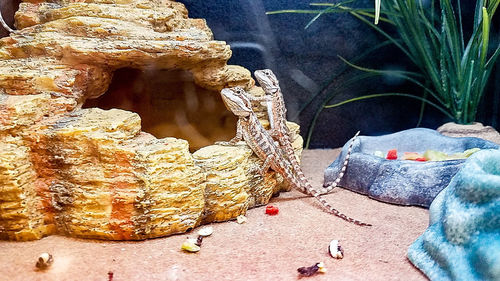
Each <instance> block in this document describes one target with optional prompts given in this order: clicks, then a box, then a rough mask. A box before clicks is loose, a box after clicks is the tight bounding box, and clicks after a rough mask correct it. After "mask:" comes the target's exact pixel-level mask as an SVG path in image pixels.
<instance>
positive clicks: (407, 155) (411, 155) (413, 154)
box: [403, 152, 423, 160]
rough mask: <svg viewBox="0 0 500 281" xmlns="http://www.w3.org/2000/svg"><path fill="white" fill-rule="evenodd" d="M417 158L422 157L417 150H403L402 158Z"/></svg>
mask: <svg viewBox="0 0 500 281" xmlns="http://www.w3.org/2000/svg"><path fill="white" fill-rule="evenodd" d="M418 158H423V156H422V155H421V154H420V153H418V152H405V154H404V155H403V160H417V159H418Z"/></svg>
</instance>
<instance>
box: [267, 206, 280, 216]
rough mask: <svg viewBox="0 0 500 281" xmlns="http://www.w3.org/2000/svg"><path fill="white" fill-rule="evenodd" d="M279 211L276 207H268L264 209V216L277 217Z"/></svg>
mask: <svg viewBox="0 0 500 281" xmlns="http://www.w3.org/2000/svg"><path fill="white" fill-rule="evenodd" d="M279 211H280V210H279V209H278V207H274V206H272V205H269V206H267V207H266V214H268V215H271V216H274V215H277V214H278V213H279Z"/></svg>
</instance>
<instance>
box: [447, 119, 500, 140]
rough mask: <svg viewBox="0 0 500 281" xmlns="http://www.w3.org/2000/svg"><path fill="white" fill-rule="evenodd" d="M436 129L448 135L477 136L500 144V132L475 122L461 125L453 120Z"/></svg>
mask: <svg viewBox="0 0 500 281" xmlns="http://www.w3.org/2000/svg"><path fill="white" fill-rule="evenodd" d="M437 131H438V132H440V133H441V134H443V135H445V136H449V137H477V138H482V139H485V140H489V141H491V142H495V143H497V144H500V134H499V133H498V131H497V130H495V129H494V128H493V127H491V126H484V125H483V124H481V123H478V122H475V123H473V124H470V125H461V124H456V123H453V122H450V123H446V124H443V125H442V126H440V127H439V128H437Z"/></svg>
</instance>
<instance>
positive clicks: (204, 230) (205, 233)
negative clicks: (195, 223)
mask: <svg viewBox="0 0 500 281" xmlns="http://www.w3.org/2000/svg"><path fill="white" fill-rule="evenodd" d="M213 232H214V228H213V227H211V226H207V227H204V228H202V229H200V230H198V235H200V236H203V237H206V236H210V235H212V233H213Z"/></svg>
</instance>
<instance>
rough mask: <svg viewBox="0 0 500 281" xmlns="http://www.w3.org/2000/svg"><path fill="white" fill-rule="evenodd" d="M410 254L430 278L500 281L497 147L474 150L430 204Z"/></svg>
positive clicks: (413, 260)
mask: <svg viewBox="0 0 500 281" xmlns="http://www.w3.org/2000/svg"><path fill="white" fill-rule="evenodd" d="M429 213H430V222H429V227H428V228H427V230H426V231H425V232H424V233H423V234H422V236H420V237H419V238H418V239H417V240H416V241H415V242H414V243H413V244H412V245H411V246H410V248H409V249H408V258H409V259H410V261H411V262H412V263H413V264H414V265H415V266H416V267H417V268H419V269H420V270H421V271H422V272H423V273H425V275H427V277H429V279H430V280H464V281H465V280H467V281H469V280H472V281H476V280H477V281H479V280H483V281H484V280H491V281H493V280H500V151H499V150H485V151H480V152H477V153H475V154H474V155H472V156H471V157H470V158H469V159H468V160H467V161H466V162H465V164H464V166H463V168H462V169H461V170H460V171H459V172H458V173H457V174H456V175H455V177H454V178H453V179H452V181H451V182H450V184H449V185H448V186H447V187H446V188H445V189H443V191H441V193H439V195H438V196H437V197H436V199H435V200H434V201H433V202H432V204H431V207H430V208H429Z"/></svg>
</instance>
